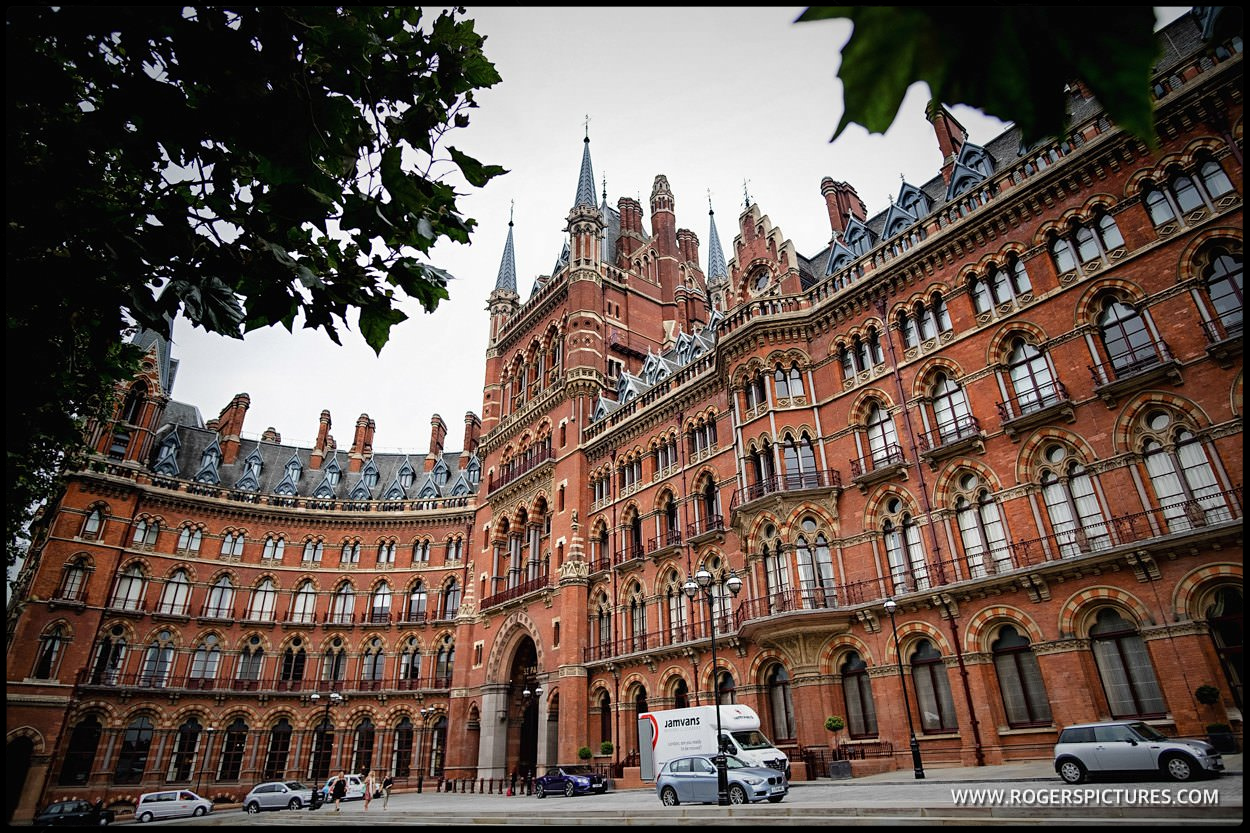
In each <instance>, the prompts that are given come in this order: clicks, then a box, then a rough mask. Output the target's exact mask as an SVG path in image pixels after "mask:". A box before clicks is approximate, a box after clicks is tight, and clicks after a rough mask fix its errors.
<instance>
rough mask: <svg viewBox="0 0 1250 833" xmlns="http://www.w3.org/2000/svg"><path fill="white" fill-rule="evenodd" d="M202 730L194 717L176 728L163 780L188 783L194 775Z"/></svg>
mask: <svg viewBox="0 0 1250 833" xmlns="http://www.w3.org/2000/svg"><path fill="white" fill-rule="evenodd" d="M202 737H203V729H202V728H201V727H200V722H199V721H198V720H196V719H195V718H194V717H190V718H187V720H186V721H185V722H184V723H183V724H182V725H181V726H179V727H178V731H177V733H175V735H174V748H173V750H172V751H171V752H170V755H169V768H168V769H166V771H165V779H166V780H167V781H175V782H190V781H191V777H192V775H193V774H194V773H195V770H196V766H195V759H196V758H197V757H198V754H199V751H200V739H201V738H202Z"/></svg>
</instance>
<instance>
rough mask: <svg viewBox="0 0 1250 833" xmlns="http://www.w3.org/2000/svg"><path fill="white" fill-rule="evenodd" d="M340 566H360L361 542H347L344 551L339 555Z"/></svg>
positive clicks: (344, 544)
mask: <svg viewBox="0 0 1250 833" xmlns="http://www.w3.org/2000/svg"><path fill="white" fill-rule="evenodd" d="M339 563H340V564H359V563H360V542H359V541H345V542H344V543H343V549H342V551H341V552H340V553H339Z"/></svg>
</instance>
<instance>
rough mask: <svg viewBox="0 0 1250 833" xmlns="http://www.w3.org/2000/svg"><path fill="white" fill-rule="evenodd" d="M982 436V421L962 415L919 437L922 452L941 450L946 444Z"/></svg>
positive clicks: (949, 444)
mask: <svg viewBox="0 0 1250 833" xmlns="http://www.w3.org/2000/svg"><path fill="white" fill-rule="evenodd" d="M980 436H981V421H980V420H979V419H977V418H976V417H974V416H966V417H960V418H959V419H955V420H952V421H951V422H948V423H945V424H943V425H939V426H938V427H937V428H936V429H934V430H933V431H927V432H925V433H923V434H921V435H920V436H919V437H917V439H918V440H919V444H920V451H921V453H924V452H933V451H939V450H940V449H942V448H944V447H946V446H952V445H956V444H958V443H960V442H963V441H964V440H970V439H973V438H976V437H980Z"/></svg>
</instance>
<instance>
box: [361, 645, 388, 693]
mask: <svg viewBox="0 0 1250 833" xmlns="http://www.w3.org/2000/svg"><path fill="white" fill-rule="evenodd" d="M385 674H386V654H385V653H383V651H382V640H381V639H379V638H378V637H376V636H375V637H373V639H371V640H369V644H368V645H366V646H365V650H364V654H363V655H362V656H361V658H360V679H361V681H362V682H365V683H375V684H380V683H381V682H382V680H383V678H384V677H385Z"/></svg>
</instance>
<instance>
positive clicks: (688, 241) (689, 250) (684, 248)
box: [677, 228, 699, 267]
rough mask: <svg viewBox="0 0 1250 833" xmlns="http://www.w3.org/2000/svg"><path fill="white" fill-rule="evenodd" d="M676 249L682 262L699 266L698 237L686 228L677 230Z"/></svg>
mask: <svg viewBox="0 0 1250 833" xmlns="http://www.w3.org/2000/svg"><path fill="white" fill-rule="evenodd" d="M677 248H678V250H679V251H681V259H682V260H683V261H684V262H686V263H693V264H694V265H695V266H696V267H697V266H698V265H699V235H697V234H695V233H694V232H693V231H691V230H690V229H688V228H679V229H677Z"/></svg>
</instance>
